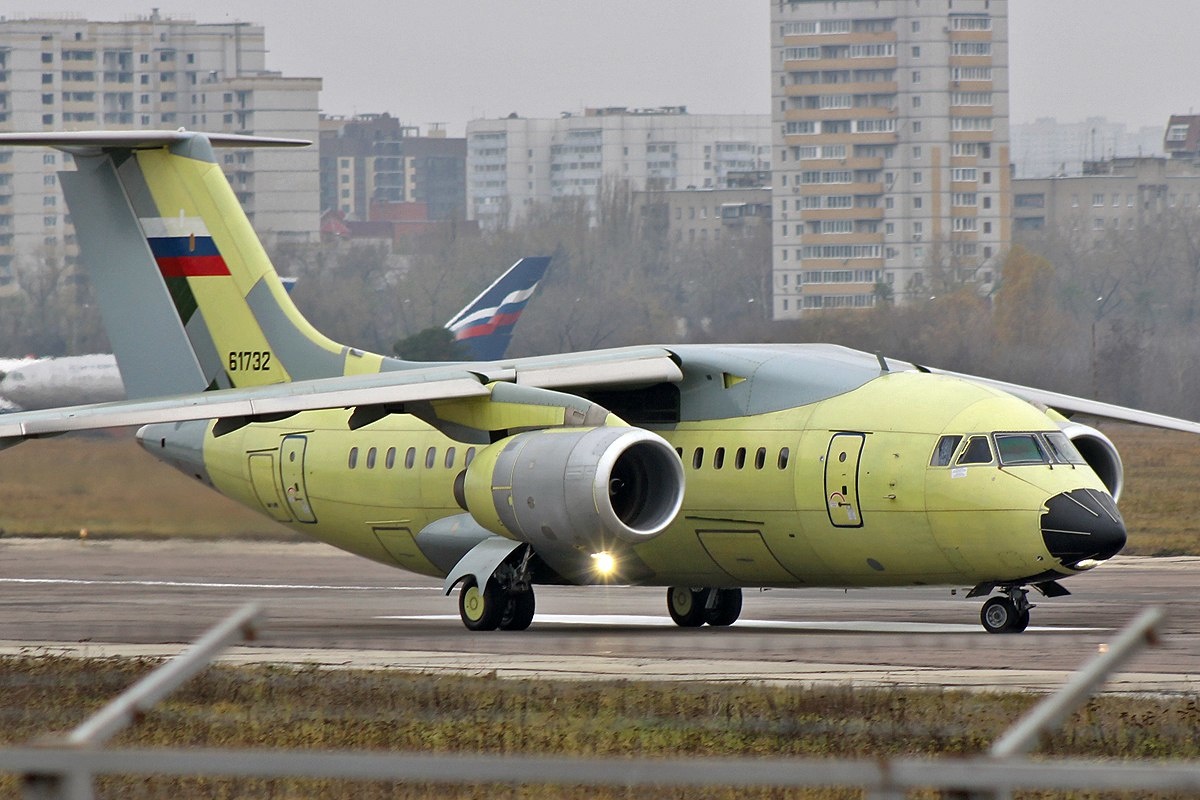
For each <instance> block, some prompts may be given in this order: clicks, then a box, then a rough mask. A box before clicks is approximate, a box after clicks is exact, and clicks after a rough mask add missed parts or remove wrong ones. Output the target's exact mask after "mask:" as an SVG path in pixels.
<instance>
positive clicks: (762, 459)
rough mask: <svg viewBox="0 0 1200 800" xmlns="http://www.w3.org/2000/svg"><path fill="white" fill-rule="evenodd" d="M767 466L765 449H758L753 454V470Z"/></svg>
mask: <svg viewBox="0 0 1200 800" xmlns="http://www.w3.org/2000/svg"><path fill="white" fill-rule="evenodd" d="M766 465H767V448H765V447H760V448H758V451H757V452H756V453H755V454H754V468H755V469H762V468H763V467H765V466H766Z"/></svg>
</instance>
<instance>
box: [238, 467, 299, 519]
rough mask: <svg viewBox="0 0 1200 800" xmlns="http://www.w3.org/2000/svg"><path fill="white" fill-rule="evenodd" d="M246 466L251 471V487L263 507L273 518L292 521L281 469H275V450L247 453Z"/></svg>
mask: <svg viewBox="0 0 1200 800" xmlns="http://www.w3.org/2000/svg"><path fill="white" fill-rule="evenodd" d="M246 467H247V469H248V471H249V473H250V488H252V489H253V490H254V496H255V497H257V498H258V502H259V503H260V504H261V505H262V507H263V508H264V509H266V511H267V513H268V514H270V515H271V518H272V519H274V520H277V521H279V522H291V521H292V515H291V513H289V512H288V509H287V506H286V504H285V503H284V500H283V487H282V486H281V485H280V483H279V480H280V477H279V471H278V470H276V469H275V451H274V450H271V451H267V452H264V453H247V454H246Z"/></svg>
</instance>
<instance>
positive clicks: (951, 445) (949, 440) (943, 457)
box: [929, 436, 963, 467]
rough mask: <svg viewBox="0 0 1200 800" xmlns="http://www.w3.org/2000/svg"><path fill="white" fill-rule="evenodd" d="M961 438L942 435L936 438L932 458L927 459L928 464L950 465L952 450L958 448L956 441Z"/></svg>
mask: <svg viewBox="0 0 1200 800" xmlns="http://www.w3.org/2000/svg"><path fill="white" fill-rule="evenodd" d="M962 439H963V437H961V436H943V437H942V438H940V439H938V443H937V447H935V448H933V458H931V459H929V466H931V467H948V466H950V459H952V458H954V451H955V450H957V449H958V443H959V442H961V441H962Z"/></svg>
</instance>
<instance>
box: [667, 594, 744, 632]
mask: <svg viewBox="0 0 1200 800" xmlns="http://www.w3.org/2000/svg"><path fill="white" fill-rule="evenodd" d="M667 611H669V612H671V619H673V620H675V624H676V625H678V626H680V627H681V628H699V627H700V626H701V625H704V624H705V623H707V624H709V625H713V626H715V627H724V626H726V625H732V624H733V623H734V622H736V621H737V618H738V616H739V615H740V614H741V613H742V590H741V589H692V588H689V587H687V586H672V587H671V588H670V589H667Z"/></svg>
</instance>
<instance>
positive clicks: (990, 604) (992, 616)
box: [979, 597, 1029, 633]
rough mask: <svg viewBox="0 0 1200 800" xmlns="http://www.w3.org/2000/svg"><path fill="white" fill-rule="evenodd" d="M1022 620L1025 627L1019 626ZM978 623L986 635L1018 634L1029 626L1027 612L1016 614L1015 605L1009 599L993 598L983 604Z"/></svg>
mask: <svg viewBox="0 0 1200 800" xmlns="http://www.w3.org/2000/svg"><path fill="white" fill-rule="evenodd" d="M1022 618H1024V620H1025V625H1022V624H1021V620H1022ZM979 621H980V622H981V623H983V628H984V630H986V631H987V632H988V633H1020V632H1021V631H1023V630H1025V626H1026V625H1028V624H1029V612H1025V614H1024V615H1023V617H1022V615H1021V614H1020V613H1018V612H1017V604H1016V603H1014V602H1013V601H1012V599H1011V598H1009V597H993V598H991V599H989V600H988V601H987V602H986V603H984V604H983V610H982V611H980V612H979Z"/></svg>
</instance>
